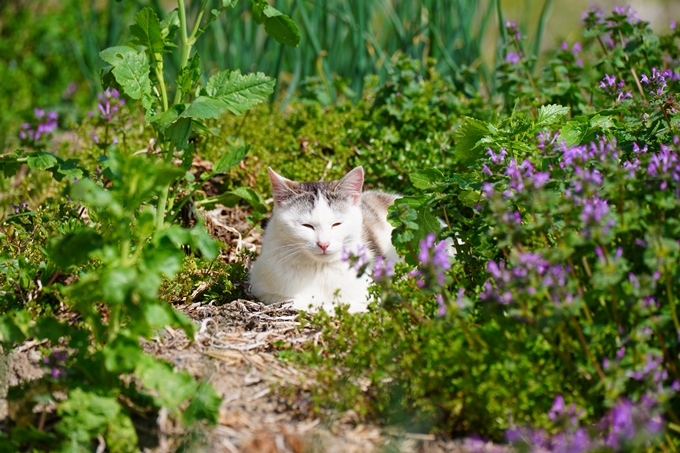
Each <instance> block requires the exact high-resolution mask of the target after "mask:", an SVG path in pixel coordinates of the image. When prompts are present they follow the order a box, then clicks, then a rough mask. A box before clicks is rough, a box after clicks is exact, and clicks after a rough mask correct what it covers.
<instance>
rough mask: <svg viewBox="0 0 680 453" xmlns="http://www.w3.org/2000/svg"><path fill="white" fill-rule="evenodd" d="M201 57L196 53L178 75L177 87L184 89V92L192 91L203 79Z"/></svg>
mask: <svg viewBox="0 0 680 453" xmlns="http://www.w3.org/2000/svg"><path fill="white" fill-rule="evenodd" d="M201 74H202V71H201V57H200V56H199V55H198V54H197V53H195V54H194V55H193V56H192V57H191V58H189V61H187V65H186V66H184V67H183V68H182V69H181V70H180V71H179V74H178V75H177V88H178V89H180V90H182V93H190V92H191V90H192V88H193V87H194V85H195V84H196V83H198V81H199V80H201Z"/></svg>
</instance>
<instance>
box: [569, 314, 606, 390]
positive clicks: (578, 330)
mask: <svg viewBox="0 0 680 453" xmlns="http://www.w3.org/2000/svg"><path fill="white" fill-rule="evenodd" d="M570 319H571V324H572V325H573V326H574V329H576V335H578V339H579V341H580V342H581V346H583V349H584V350H585V351H586V355H587V356H588V359H590V363H591V364H592V365H593V367H594V368H595V371H596V372H597V375H598V376H599V377H600V379H602V380H603V381H604V379H605V377H606V376H605V375H604V371H602V368H600V364H599V363H597V360H595V356H593V353H592V352H591V351H590V347H588V342H587V341H586V337H585V335H583V331H582V330H581V326H580V325H579V323H578V321H577V320H576V318H574V317H573V316H572V317H571V318H570Z"/></svg>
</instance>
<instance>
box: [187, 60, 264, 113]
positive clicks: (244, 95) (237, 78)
mask: <svg viewBox="0 0 680 453" xmlns="http://www.w3.org/2000/svg"><path fill="white" fill-rule="evenodd" d="M275 84H276V81H275V80H274V79H272V78H270V77H267V76H265V75H264V74H263V73H261V72H258V73H256V74H246V75H242V74H241V71H239V70H236V71H228V70H227V71H220V72H218V73H217V74H215V75H214V76H212V77H211V78H210V80H208V84H207V85H206V93H207V94H208V96H209V98H208V99H210V98H213V99H212V100H213V101H219V102H208V101H206V100H201V102H200V104H202V107H203V110H205V111H206V113H204V114H207V112H210V113H211V114H214V113H213V110H211V109H221V111H223V110H224V109H228V110H230V111H231V112H232V113H234V114H236V115H241V114H243V112H245V111H246V110H248V109H250V108H252V107H253V106H254V105H256V104H259V103H260V102H264V101H265V100H267V97H268V96H269V95H270V94H271V93H272V92H273V91H274V85H275ZM201 98H205V97H204V96H201V97H199V98H198V99H196V101H198V100H199V99H201ZM196 101H194V102H193V103H192V104H191V106H190V107H189V108H188V109H187V110H190V109H191V108H192V107H193V106H194V103H195V102H196ZM206 105H207V107H206ZM191 113H192V114H187V112H185V114H183V116H193V117H195V118H199V119H206V118H218V117H219V114H218V115H217V116H201V117H199V116H195V115H194V114H193V112H191Z"/></svg>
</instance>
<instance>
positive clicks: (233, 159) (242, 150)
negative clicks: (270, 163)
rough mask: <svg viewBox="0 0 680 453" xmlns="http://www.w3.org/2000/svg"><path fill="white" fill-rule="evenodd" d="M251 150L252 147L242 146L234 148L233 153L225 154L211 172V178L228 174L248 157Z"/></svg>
mask: <svg viewBox="0 0 680 453" xmlns="http://www.w3.org/2000/svg"><path fill="white" fill-rule="evenodd" d="M249 150H250V145H240V146H236V147H234V149H233V151H231V152H230V153H227V154H224V155H223V156H222V157H220V158H219V159H217V162H215V165H213V168H212V171H211V172H210V175H211V177H212V176H214V175H219V174H221V173H224V172H226V171H227V170H229V169H230V168H232V167H234V166H236V165H238V164H239V162H241V161H242V160H243V158H244V157H246V154H248V151H249Z"/></svg>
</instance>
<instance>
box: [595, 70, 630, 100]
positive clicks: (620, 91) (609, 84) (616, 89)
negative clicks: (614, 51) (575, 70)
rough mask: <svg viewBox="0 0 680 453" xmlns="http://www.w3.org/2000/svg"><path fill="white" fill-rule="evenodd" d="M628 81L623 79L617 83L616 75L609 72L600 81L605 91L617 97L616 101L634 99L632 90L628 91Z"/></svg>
mask: <svg viewBox="0 0 680 453" xmlns="http://www.w3.org/2000/svg"><path fill="white" fill-rule="evenodd" d="M625 86H626V82H625V81H623V80H621V81H620V82H619V83H618V84H617V83H616V76H615V75H612V76H610V75H609V74H605V75H604V79H602V80H601V81H600V88H601V89H602V90H604V92H605V93H607V94H609V95H610V96H612V97H613V98H614V99H616V102H622V101H624V100H625V99H632V98H633V92H632V90H628V91H626V89H625Z"/></svg>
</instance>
